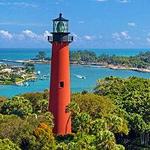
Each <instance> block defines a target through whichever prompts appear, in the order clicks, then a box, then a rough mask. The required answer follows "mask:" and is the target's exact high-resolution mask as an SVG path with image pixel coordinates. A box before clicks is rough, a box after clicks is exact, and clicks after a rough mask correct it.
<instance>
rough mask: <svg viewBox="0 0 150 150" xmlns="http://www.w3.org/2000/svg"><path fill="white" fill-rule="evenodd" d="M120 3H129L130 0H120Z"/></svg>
mask: <svg viewBox="0 0 150 150" xmlns="http://www.w3.org/2000/svg"><path fill="white" fill-rule="evenodd" d="M119 2H120V3H128V2H129V0H119Z"/></svg>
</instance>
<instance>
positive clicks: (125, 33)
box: [112, 31, 131, 41]
mask: <svg viewBox="0 0 150 150" xmlns="http://www.w3.org/2000/svg"><path fill="white" fill-rule="evenodd" d="M112 38H113V39H115V40H117V41H121V40H129V39H131V37H130V36H129V34H128V31H122V32H115V33H113V34H112Z"/></svg>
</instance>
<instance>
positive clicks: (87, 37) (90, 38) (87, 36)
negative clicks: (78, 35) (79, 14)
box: [84, 35, 94, 40]
mask: <svg viewBox="0 0 150 150" xmlns="http://www.w3.org/2000/svg"><path fill="white" fill-rule="evenodd" d="M93 38H94V37H93V36H90V35H85V36H84V39H85V40H92V39H93Z"/></svg>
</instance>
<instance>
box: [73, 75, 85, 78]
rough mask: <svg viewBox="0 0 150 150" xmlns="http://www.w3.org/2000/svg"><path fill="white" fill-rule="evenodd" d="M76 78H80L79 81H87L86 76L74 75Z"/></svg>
mask: <svg viewBox="0 0 150 150" xmlns="http://www.w3.org/2000/svg"><path fill="white" fill-rule="evenodd" d="M73 75H74V76H75V77H77V78H79V79H86V77H85V76H82V75H79V74H73Z"/></svg>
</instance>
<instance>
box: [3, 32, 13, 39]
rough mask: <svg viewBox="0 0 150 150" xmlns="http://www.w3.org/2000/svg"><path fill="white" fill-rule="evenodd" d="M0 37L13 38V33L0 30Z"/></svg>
mask: <svg viewBox="0 0 150 150" xmlns="http://www.w3.org/2000/svg"><path fill="white" fill-rule="evenodd" d="M0 37H2V38H4V39H8V40H11V39H12V38H13V35H12V34H11V33H10V32H8V31H5V30H0Z"/></svg>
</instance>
